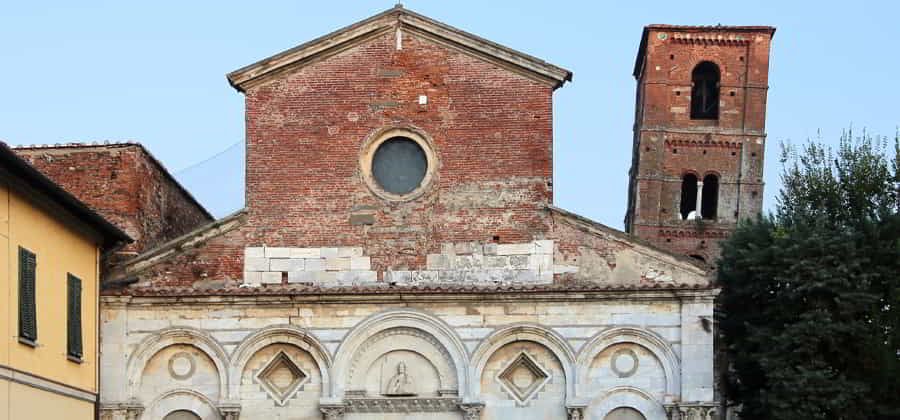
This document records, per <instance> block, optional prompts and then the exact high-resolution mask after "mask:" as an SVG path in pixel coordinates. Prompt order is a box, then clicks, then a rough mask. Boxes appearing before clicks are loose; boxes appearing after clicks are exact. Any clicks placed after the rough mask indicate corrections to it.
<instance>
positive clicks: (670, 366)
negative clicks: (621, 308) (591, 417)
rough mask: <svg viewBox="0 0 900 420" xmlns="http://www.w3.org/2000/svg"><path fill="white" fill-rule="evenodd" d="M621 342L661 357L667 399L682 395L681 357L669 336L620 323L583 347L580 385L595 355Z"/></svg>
mask: <svg viewBox="0 0 900 420" xmlns="http://www.w3.org/2000/svg"><path fill="white" fill-rule="evenodd" d="M620 343H632V344H637V345H639V346H642V347H644V348H646V349H647V350H649V351H650V352H651V353H653V355H654V356H656V358H657V359H658V360H659V361H660V364H662V367H663V372H665V374H666V397H665V398H666V402H671V401H674V400H675V399H677V398H678V397H679V396H680V395H681V384H680V377H681V375H680V372H681V367H680V366H681V362H680V361H679V360H678V356H677V355H676V354H675V350H673V349H672V346H670V345H669V343H667V342H666V340H664V339H663V338H662V337H660V336H658V335H656V334H655V333H653V332H650V331H647V330H644V329H641V328H634V327H617V328H610V329H608V330H606V331H602V332H600V333H598V334H597V335H595V336H594V337H593V338H591V339H590V340H589V341H588V342H587V343H586V344H585V345H584V346H583V347H582V348H581V351H580V352H579V353H578V359H577V365H578V386H579V387H581V386H584V385H586V384H587V382H588V380H589V379H588V373H589V372H588V371H589V369H590V365H591V362H592V361H593V360H594V358H596V357H597V355H598V354H600V352H602V351H603V350H606V348H607V347H609V346H612V345H614V344H620ZM651 399H652V398H651ZM614 408H615V407H614Z"/></svg>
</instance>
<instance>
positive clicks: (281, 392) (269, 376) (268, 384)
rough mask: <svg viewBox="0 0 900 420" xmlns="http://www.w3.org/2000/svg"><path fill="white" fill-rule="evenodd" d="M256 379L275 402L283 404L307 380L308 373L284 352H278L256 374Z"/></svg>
mask: <svg viewBox="0 0 900 420" xmlns="http://www.w3.org/2000/svg"><path fill="white" fill-rule="evenodd" d="M256 380H257V381H259V383H260V384H261V385H262V386H263V389H265V390H266V392H267V393H268V394H269V395H270V396H271V397H272V399H274V400H275V404H278V405H280V406H283V405H285V404H287V401H288V400H289V399H291V397H293V396H294V394H296V393H297V391H298V390H299V389H300V387H301V386H303V384H304V383H306V381H308V380H309V375H307V374H306V372H304V371H303V370H302V369H300V368H299V367H298V366H297V365H296V364H295V363H294V362H293V361H291V358H290V357H288V355H286V354H284V352H278V354H276V355H275V357H273V358H272V360H270V361H269V363H266V366H265V367H264V368H262V369H260V371H259V373H257V374H256Z"/></svg>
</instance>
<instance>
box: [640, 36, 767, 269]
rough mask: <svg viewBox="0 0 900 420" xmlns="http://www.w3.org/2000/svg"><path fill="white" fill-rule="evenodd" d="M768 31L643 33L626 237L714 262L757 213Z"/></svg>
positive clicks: (764, 108)
mask: <svg viewBox="0 0 900 420" xmlns="http://www.w3.org/2000/svg"><path fill="white" fill-rule="evenodd" d="M774 34H775V28H772V27H768V26H673V25H650V26H647V27H645V28H644V33H643V37H642V38H641V44H640V48H639V50H638V55H637V60H636V62H635V66H634V77H635V79H637V100H636V109H635V124H634V146H633V149H632V165H631V170H630V171H629V188H628V210H627V213H626V215H625V229H626V231H627V232H629V233H631V234H633V235H635V236H637V237H640V238H642V239H644V240H647V241H649V242H651V243H653V244H655V245H657V246H659V247H662V248H665V249H669V250H671V251H673V252H676V253H680V254H684V255H689V256H692V257H694V258H697V259H699V260H702V261H704V262H706V263H710V264H711V263H714V262H715V259H716V258H717V257H718V254H719V245H718V242H719V241H721V240H722V239H724V238H726V237H728V235H729V234H730V233H731V231H732V230H733V229H734V228H735V227H736V226H737V222H738V220H740V219H742V218H748V217H754V216H756V215H757V214H758V213H759V212H760V211H761V208H762V196H763V181H762V175H763V158H764V152H765V140H766V132H765V123H766V93H767V91H768V75H769V48H770V45H771V42H772V37H773V35H774Z"/></svg>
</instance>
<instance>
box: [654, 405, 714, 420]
mask: <svg viewBox="0 0 900 420" xmlns="http://www.w3.org/2000/svg"><path fill="white" fill-rule="evenodd" d="M716 412H717V404H716V403H676V404H667V405H666V414H667V415H668V417H669V420H713V419H715V418H716Z"/></svg>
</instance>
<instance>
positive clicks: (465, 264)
mask: <svg viewBox="0 0 900 420" xmlns="http://www.w3.org/2000/svg"><path fill="white" fill-rule="evenodd" d="M453 267H454V268H456V269H458V270H474V269H480V268H481V267H484V255H481V254H473V255H457V256H456V257H454V258H453Z"/></svg>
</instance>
